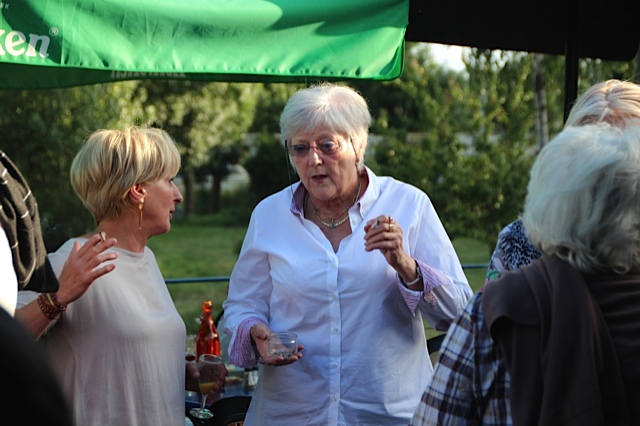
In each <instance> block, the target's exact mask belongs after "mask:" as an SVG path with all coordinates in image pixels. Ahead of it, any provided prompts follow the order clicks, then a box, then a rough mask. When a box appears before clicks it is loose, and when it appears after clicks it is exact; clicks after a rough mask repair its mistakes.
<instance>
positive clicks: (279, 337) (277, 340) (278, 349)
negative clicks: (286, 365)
mask: <svg viewBox="0 0 640 426" xmlns="http://www.w3.org/2000/svg"><path fill="white" fill-rule="evenodd" d="M296 353H298V335H297V334H295V333H288V332H287V333H271V334H269V355H275V356H281V357H283V358H285V359H286V358H289V357H290V356H291V355H293V354H296Z"/></svg>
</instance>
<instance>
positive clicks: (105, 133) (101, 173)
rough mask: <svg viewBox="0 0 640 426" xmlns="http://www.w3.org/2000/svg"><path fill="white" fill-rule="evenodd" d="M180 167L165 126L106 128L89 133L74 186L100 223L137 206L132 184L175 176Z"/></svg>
mask: <svg viewBox="0 0 640 426" xmlns="http://www.w3.org/2000/svg"><path fill="white" fill-rule="evenodd" d="M179 170H180V153H179V152H178V147H177V146H176V143H175V141H174V140H173V139H172V138H171V136H169V134H168V133H167V132H165V131H164V130H161V129H156V128H138V127H135V126H130V127H127V128H125V129H123V130H109V129H103V130H98V131H96V132H94V133H92V134H91V135H89V137H88V138H87V139H86V140H85V142H84V143H83V145H82V147H81V148H80V151H79V152H78V154H77V155H76V157H75V158H74V160H73V163H72V164H71V186H72V187H73V190H74V191H75V193H76V195H77V196H78V197H79V198H80V199H81V200H82V202H83V204H84V205H85V206H86V207H87V209H89V211H90V212H91V214H92V215H93V218H94V220H95V221H96V223H100V222H101V221H102V220H104V219H115V218H118V217H119V216H120V215H121V214H122V213H123V212H124V211H126V210H127V209H132V208H134V207H135V206H133V205H132V203H131V202H130V201H129V198H128V197H127V195H128V193H129V190H130V189H131V187H132V186H134V185H135V184H138V183H147V182H153V181H155V180H157V179H161V178H167V177H173V176H175V175H176V174H177V173H178V171H179Z"/></svg>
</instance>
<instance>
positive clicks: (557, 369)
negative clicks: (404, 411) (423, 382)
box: [412, 120, 640, 425]
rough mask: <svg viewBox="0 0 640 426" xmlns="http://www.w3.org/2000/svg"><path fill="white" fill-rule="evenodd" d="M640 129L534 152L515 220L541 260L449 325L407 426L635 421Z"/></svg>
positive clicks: (639, 383) (491, 288)
mask: <svg viewBox="0 0 640 426" xmlns="http://www.w3.org/2000/svg"><path fill="white" fill-rule="evenodd" d="M639 124H640V123H638V122H635V121H633V120H630V121H628V122H627V124H626V126H624V128H620V127H622V126H619V127H614V126H611V125H609V124H605V123H602V124H597V125H585V126H579V127H570V128H567V129H565V130H564V131H563V132H561V133H560V134H559V135H558V136H557V137H556V138H554V140H553V141H551V142H550V143H549V144H548V145H547V146H545V147H544V148H543V149H542V150H541V152H540V154H539V155H538V158H537V159H536V161H535V163H534V166H533V168H532V170H531V178H530V181H529V185H528V193H527V197H526V201H525V208H524V212H523V214H522V222H523V224H524V227H525V229H526V232H527V237H528V238H529V240H530V241H531V242H532V243H533V244H534V245H535V246H536V247H538V248H539V249H540V251H541V253H542V257H541V258H540V259H537V260H534V261H533V262H532V263H531V264H530V265H528V266H523V267H521V268H520V269H519V270H515V271H509V272H504V273H503V274H501V275H500V278H498V279H497V280H495V281H490V282H489V283H487V284H486V285H485V287H484V289H483V291H482V292H480V293H478V294H476V295H475V296H474V297H473V299H472V300H471V302H470V303H469V304H468V305H467V307H466V308H465V309H464V311H463V313H462V314H461V316H460V317H458V319H457V320H456V321H454V323H453V324H452V326H451V328H450V329H449V331H448V333H447V336H446V337H445V340H444V342H443V346H442V348H441V351H440V360H439V362H438V364H437V366H436V369H435V372H434V376H433V380H432V381H431V382H430V384H429V385H428V386H427V389H426V391H425V392H424V394H423V396H422V399H421V403H420V405H419V407H418V409H417V411H416V413H415V415H414V419H413V422H412V424H413V425H426V424H434V425H435V424H447V425H462V424H515V425H584V424H589V425H612V424H615V425H631V424H639V423H640V405H638V404H637V401H638V399H640V365H638V363H637V360H638V359H639V358H640V338H639V337H640V335H639V334H640V333H638V331H637V330H640V310H639V309H638V306H640V292H639V291H638V289H639V288H640V127H638V125H639Z"/></svg>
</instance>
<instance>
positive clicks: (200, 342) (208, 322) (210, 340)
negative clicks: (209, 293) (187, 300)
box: [196, 300, 220, 361]
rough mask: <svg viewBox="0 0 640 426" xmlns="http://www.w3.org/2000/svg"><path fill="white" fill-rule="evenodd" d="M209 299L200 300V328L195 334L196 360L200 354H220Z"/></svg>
mask: <svg viewBox="0 0 640 426" xmlns="http://www.w3.org/2000/svg"><path fill="white" fill-rule="evenodd" d="M211 310H212V304H211V300H205V301H204V302H202V316H201V317H200V328H198V333H197V334H196V361H197V360H198V359H200V355H201V354H213V355H218V356H220V336H218V330H217V329H216V326H215V324H214V323H213V316H212V314H211Z"/></svg>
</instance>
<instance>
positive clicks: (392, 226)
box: [389, 223, 396, 232]
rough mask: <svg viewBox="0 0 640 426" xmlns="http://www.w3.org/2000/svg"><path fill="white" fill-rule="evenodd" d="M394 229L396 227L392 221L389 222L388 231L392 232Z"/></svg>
mask: <svg viewBox="0 0 640 426" xmlns="http://www.w3.org/2000/svg"><path fill="white" fill-rule="evenodd" d="M395 230H396V227H395V225H394V224H393V223H390V224H389V232H394V231H395Z"/></svg>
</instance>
